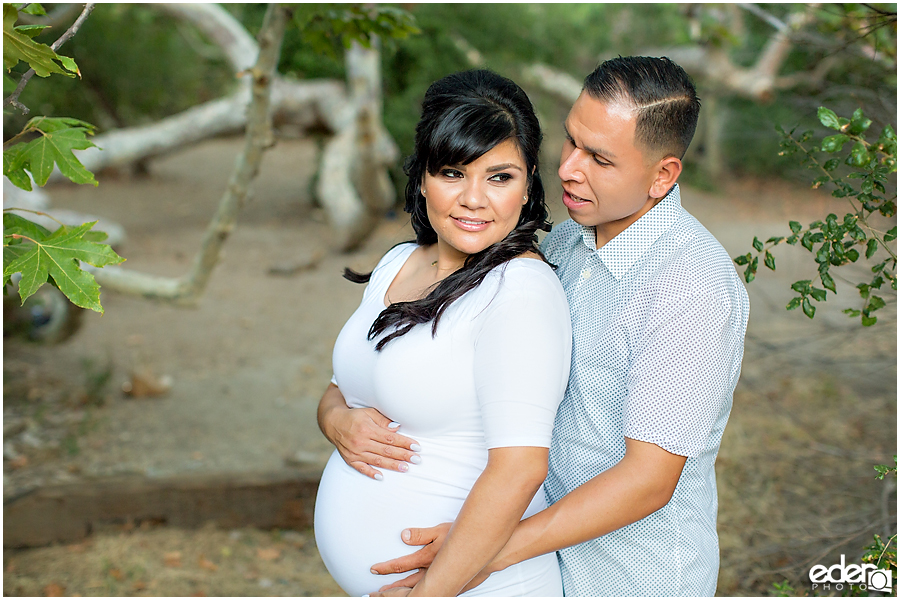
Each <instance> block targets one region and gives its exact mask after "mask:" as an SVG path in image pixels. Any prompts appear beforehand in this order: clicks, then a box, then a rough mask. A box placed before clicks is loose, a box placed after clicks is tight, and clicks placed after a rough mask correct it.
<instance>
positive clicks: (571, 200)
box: [562, 190, 590, 209]
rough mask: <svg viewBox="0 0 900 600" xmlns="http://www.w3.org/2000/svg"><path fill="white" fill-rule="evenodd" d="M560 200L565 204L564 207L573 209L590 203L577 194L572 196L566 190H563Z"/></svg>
mask: <svg viewBox="0 0 900 600" xmlns="http://www.w3.org/2000/svg"><path fill="white" fill-rule="evenodd" d="M562 201H563V204H565V205H566V208H573V209H577V208H580V207H582V206H585V205H586V204H590V201H589V200H585V199H583V198H579V197H578V196H573V195H572V194H570V193H569V192H567V191H566V190H563V197H562Z"/></svg>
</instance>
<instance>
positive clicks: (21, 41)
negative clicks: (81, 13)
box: [3, 4, 74, 77]
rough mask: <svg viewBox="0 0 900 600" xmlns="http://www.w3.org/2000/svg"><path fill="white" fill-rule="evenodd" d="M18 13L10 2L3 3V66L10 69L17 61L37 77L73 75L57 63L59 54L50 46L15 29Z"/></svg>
mask: <svg viewBox="0 0 900 600" xmlns="http://www.w3.org/2000/svg"><path fill="white" fill-rule="evenodd" d="M18 18H19V13H18V11H17V10H16V9H15V7H14V6H12V5H11V4H4V5H3V66H4V67H5V68H6V70H7V71H8V70H10V69H12V68H13V67H15V66H16V65H17V64H19V61H23V62H26V63H28V65H29V66H30V67H31V68H32V69H34V72H35V74H36V75H38V76H39V77H49V76H50V74H51V73H59V74H61V75H66V76H68V77H74V75H73V74H72V73H70V72H69V71H67V70H66V69H65V68H64V67H61V66H60V65H59V64H57V62H56V61H58V60H60V58H59V55H58V54H56V52H54V51H53V50H52V49H51V48H50V46H47V45H45V44H38V43H37V42H35V41H34V40H32V39H31V38H30V37H28V36H27V35H24V34H22V33H20V32H18V31H16V28H15V23H16V19H18Z"/></svg>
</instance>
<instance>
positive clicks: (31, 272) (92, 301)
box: [3, 213, 125, 314]
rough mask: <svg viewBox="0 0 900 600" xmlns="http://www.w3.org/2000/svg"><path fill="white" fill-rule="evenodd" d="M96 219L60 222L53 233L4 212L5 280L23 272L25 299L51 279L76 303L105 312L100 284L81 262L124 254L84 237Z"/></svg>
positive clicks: (105, 261)
mask: <svg viewBox="0 0 900 600" xmlns="http://www.w3.org/2000/svg"><path fill="white" fill-rule="evenodd" d="M95 224H96V221H93V222H91V223H84V224H82V225H79V226H78V227H69V226H66V225H63V226H61V227H60V228H59V229H57V230H56V231H54V232H53V233H49V232H48V230H47V229H45V228H43V227H41V226H39V225H36V224H34V223H31V222H30V221H28V220H27V219H23V218H22V217H19V216H18V215H14V214H10V213H5V214H4V215H3V263H4V269H3V281H4V284H5V283H6V282H7V281H9V278H10V277H11V276H12V275H13V274H14V273H21V274H22V279H21V280H20V281H19V296H20V297H21V298H22V303H23V304H24V303H25V300H26V299H27V298H28V297H29V296H31V295H32V294H34V293H35V292H36V291H37V290H38V288H40V287H41V286H42V285H43V284H44V283H47V281H48V280H52V283H53V284H54V285H55V286H56V287H57V288H59V291H61V292H62V293H63V294H65V296H66V297H67V298H68V299H69V300H70V301H71V302H72V303H73V304H75V305H77V306H80V307H82V308H89V309H91V310H94V311H96V312H99V313H101V314H102V313H103V307H102V306H101V305H100V286H99V285H97V282H96V281H95V280H94V276H93V275H91V274H90V273H88V272H86V271H83V270H82V269H81V267H80V266H79V264H78V262H79V261H83V262H86V263H88V264H91V265H94V266H95V267H104V266H106V265H112V264H119V263H120V262H122V261H123V260H125V259H124V258H122V257H121V256H119V255H118V254H116V253H115V251H113V249H112V248H110V247H109V246H107V245H106V244H98V243H96V242H92V241H89V240H88V239H85V236H86V235H89V232H90V229H91V228H92V227H93V226H94V225H95Z"/></svg>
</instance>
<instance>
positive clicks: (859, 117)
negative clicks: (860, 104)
mask: <svg viewBox="0 0 900 600" xmlns="http://www.w3.org/2000/svg"><path fill="white" fill-rule="evenodd" d="M871 125H872V119H867V118H866V117H865V115H863V112H862V109H861V108H857V109H856V110H855V111H853V116H852V117H851V118H850V133H852V134H853V135H859V134H861V133H863V132H864V131H866V130H867V129H868V128H869V127H870V126H871Z"/></svg>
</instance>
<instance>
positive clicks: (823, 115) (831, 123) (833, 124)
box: [818, 106, 841, 129]
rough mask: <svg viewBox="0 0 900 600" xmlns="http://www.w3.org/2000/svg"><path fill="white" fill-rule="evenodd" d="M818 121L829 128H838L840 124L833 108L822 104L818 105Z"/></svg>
mask: <svg viewBox="0 0 900 600" xmlns="http://www.w3.org/2000/svg"><path fill="white" fill-rule="evenodd" d="M818 115H819V122H820V123H822V125H824V126H825V127H828V128H830V129H840V128H841V124H840V122H839V121H838V116H837V115H836V114H834V111H833V110H830V109H827V108H825V107H824V106H820V107H819V111H818Z"/></svg>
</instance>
